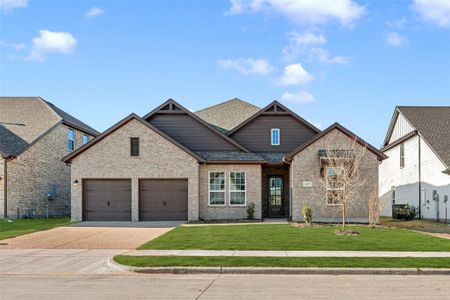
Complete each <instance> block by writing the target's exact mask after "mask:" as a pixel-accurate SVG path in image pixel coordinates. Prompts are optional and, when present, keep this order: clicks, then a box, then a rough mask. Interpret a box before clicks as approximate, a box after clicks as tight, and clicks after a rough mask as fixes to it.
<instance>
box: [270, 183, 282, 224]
mask: <svg viewBox="0 0 450 300" xmlns="http://www.w3.org/2000/svg"><path fill="white" fill-rule="evenodd" d="M268 180H269V184H268V187H269V190H268V195H269V209H268V211H269V216H270V217H282V216H283V215H284V209H283V177H282V176H269V177H268Z"/></svg>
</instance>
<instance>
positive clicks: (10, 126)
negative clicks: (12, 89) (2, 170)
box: [0, 97, 98, 157]
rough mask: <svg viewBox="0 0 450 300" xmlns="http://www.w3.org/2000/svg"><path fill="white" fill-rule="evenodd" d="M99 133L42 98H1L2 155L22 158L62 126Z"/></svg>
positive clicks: (0, 140)
mask: <svg viewBox="0 0 450 300" xmlns="http://www.w3.org/2000/svg"><path fill="white" fill-rule="evenodd" d="M61 123H64V124H66V125H68V126H71V127H74V128H76V129H78V130H80V131H83V132H86V133H88V134H91V135H93V136H96V135H97V134H98V132H97V131H96V130H95V129H93V128H91V127H89V126H88V125H86V124H85V123H83V122H81V121H80V120H78V119H77V118H75V117H73V116H71V115H69V114H68V113H66V112H64V111H63V110H61V109H59V108H58V107H56V106H55V105H53V104H51V103H50V102H47V101H45V100H44V99H42V98H41V97H0V125H1V126H2V128H1V129H0V151H1V152H2V155H3V156H13V157H15V156H18V155H20V154H21V153H22V152H24V151H25V150H26V149H27V148H29V147H30V146H31V145H33V144H34V143H36V142H37V141H38V140H39V139H41V138H42V137H43V136H45V135H46V134H47V133H49V132H50V131H51V130H52V129H54V128H55V127H56V126H58V125H59V124H61Z"/></svg>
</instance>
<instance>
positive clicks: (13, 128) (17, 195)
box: [0, 97, 98, 218]
mask: <svg viewBox="0 0 450 300" xmlns="http://www.w3.org/2000/svg"><path fill="white" fill-rule="evenodd" d="M97 135H98V132H97V131H96V130H94V129H92V128H91V127H89V126H88V125H86V124H85V123H83V122H81V121H80V120H78V119H76V118H74V117H73V116H71V115H69V114H67V113H66V112H64V111H62V110H61V109H59V108H58V107H56V106H54V105H53V104H51V103H50V102H47V101H45V100H44V99H42V98H40V97H0V218H6V217H8V218H16V217H18V216H19V217H23V216H24V215H28V216H45V215H47V213H48V215H50V216H57V215H70V166H67V165H66V164H65V163H64V162H63V161H62V158H63V157H64V156H66V155H67V154H69V153H70V152H72V151H74V150H76V149H77V148H78V147H80V146H81V145H82V144H85V143H87V142H89V140H91V139H93V138H94V137H95V136H97ZM47 200H48V201H47Z"/></svg>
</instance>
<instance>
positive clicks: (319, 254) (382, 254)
mask: <svg viewBox="0 0 450 300" xmlns="http://www.w3.org/2000/svg"><path fill="white" fill-rule="evenodd" d="M123 255H130V256H240V257H250V256H253V257H254V256H258V257H450V252H389V251H259V250H258V251H234V250H134V251H129V252H126V253H123Z"/></svg>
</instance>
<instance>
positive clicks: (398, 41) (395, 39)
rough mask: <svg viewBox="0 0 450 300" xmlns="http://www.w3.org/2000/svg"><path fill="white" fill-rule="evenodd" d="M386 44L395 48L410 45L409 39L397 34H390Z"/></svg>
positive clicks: (387, 36)
mask: <svg viewBox="0 0 450 300" xmlns="http://www.w3.org/2000/svg"><path fill="white" fill-rule="evenodd" d="M386 43H388V45H391V46H394V47H401V46H404V45H406V44H407V43H408V38H407V37H405V36H403V35H400V34H398V33H397V32H389V33H388V34H387V35H386Z"/></svg>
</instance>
